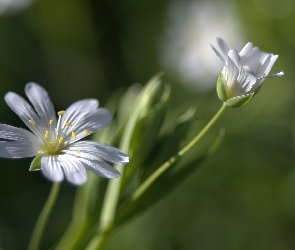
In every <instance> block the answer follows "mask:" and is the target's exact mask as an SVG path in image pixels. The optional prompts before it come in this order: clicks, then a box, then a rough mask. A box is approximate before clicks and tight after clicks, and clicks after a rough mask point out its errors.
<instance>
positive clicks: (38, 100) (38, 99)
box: [25, 82, 56, 127]
mask: <svg viewBox="0 0 295 250" xmlns="http://www.w3.org/2000/svg"><path fill="white" fill-rule="evenodd" d="M25 93H26V95H27V97H28V98H29V100H30V102H31V103H32V104H33V106H34V108H35V110H36V112H37V114H38V115H39V117H40V122H41V123H42V126H44V127H48V124H49V121H50V120H53V124H52V126H54V127H55V126H56V114H55V110H54V107H53V104H52V102H51V100H50V98H49V96H48V93H47V92H46V90H45V89H44V88H43V87H41V86H40V85H38V84H37V83H33V82H30V83H27V84H26V87H25Z"/></svg>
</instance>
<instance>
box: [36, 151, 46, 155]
mask: <svg viewBox="0 0 295 250" xmlns="http://www.w3.org/2000/svg"><path fill="white" fill-rule="evenodd" d="M37 153H38V154H45V151H44V150H39V151H38V152H37Z"/></svg>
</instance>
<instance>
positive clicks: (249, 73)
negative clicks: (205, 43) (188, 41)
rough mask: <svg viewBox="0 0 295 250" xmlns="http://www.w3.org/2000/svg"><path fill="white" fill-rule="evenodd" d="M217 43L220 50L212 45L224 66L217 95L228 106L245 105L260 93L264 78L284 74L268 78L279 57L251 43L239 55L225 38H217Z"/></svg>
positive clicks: (218, 83) (218, 82) (279, 74)
mask: <svg viewBox="0 0 295 250" xmlns="http://www.w3.org/2000/svg"><path fill="white" fill-rule="evenodd" d="M216 41H217V44H218V46H219V48H217V49H216V48H215V47H214V46H213V45H212V44H210V46H211V48H212V49H213V51H214V52H215V53H216V55H217V56H218V57H219V58H220V60H221V61H222V62H223V63H224V67H223V70H222V71H221V73H220V75H219V79H218V81H217V93H218V97H219V98H220V99H221V100H222V101H224V102H226V103H227V105H228V106H233V107H240V106H242V105H244V104H245V103H247V102H248V101H249V100H250V99H251V98H252V97H253V96H254V94H256V93H257V92H258V90H259V89H260V87H261V84H262V82H263V80H264V79H265V78H272V77H277V76H282V75H283V74H284V73H283V72H280V73H277V74H274V75H268V73H269V72H270V70H271V68H272V66H273V65H274V63H275V61H276V60H277V58H278V55H273V54H270V53H266V52H262V51H260V50H259V48H258V47H253V44H252V43H247V44H246V45H245V47H244V48H243V49H242V50H241V52H240V53H239V52H238V51H237V50H229V49H228V47H227V45H226V43H225V42H224V40H223V39H222V38H219V37H217V38H216Z"/></svg>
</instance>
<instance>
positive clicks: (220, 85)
mask: <svg viewBox="0 0 295 250" xmlns="http://www.w3.org/2000/svg"><path fill="white" fill-rule="evenodd" d="M216 92H217V95H218V97H219V99H220V100H221V101H223V102H225V101H226V100H227V99H228V98H227V93H226V89H225V86H224V76H223V73H222V71H221V72H220V73H219V76H218V79H217V84H216Z"/></svg>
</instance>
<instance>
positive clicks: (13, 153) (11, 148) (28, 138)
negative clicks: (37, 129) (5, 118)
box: [0, 124, 40, 158]
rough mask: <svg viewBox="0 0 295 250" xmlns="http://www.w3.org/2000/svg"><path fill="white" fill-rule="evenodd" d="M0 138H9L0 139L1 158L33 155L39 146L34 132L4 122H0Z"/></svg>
mask: <svg viewBox="0 0 295 250" xmlns="http://www.w3.org/2000/svg"><path fill="white" fill-rule="evenodd" d="M0 138H1V139H5V140H9V141H0V157H3V158H26V157H33V156H36V155H37V152H38V150H39V148H40V144H39V142H38V139H37V137H36V136H34V134H32V133H31V132H29V131H26V130H24V129H20V128H16V127H13V126H9V125H6V124H0Z"/></svg>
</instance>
